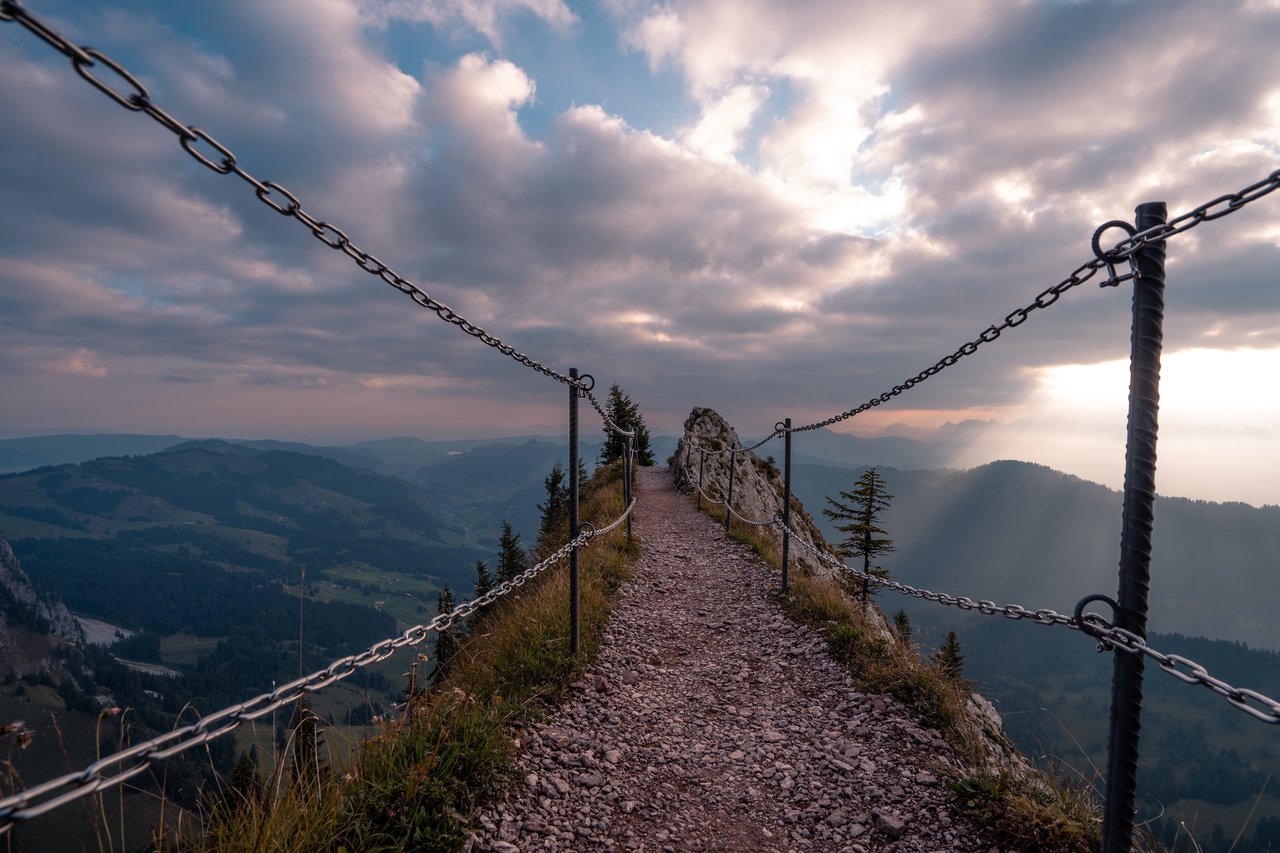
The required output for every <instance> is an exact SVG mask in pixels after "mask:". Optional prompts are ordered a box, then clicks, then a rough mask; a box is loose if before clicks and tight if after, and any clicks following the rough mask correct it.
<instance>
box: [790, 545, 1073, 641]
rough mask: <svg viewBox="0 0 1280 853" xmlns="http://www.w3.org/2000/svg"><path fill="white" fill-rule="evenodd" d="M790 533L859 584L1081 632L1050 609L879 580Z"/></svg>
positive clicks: (1070, 619)
mask: <svg viewBox="0 0 1280 853" xmlns="http://www.w3.org/2000/svg"><path fill="white" fill-rule="evenodd" d="M774 524H775V525H776V526H777V527H778V528H780V529H782V530H787V528H786V527H784V526H783V524H782V520H781V519H775V520H774ZM788 532H789V533H790V534H791V540H792V541H793V542H799V543H800V545H801V547H803V548H805V549H806V550H808V551H810V552H811V553H812V554H813V555H814V556H816V557H817V558H818V559H819V560H820V561H822V562H824V563H826V564H827V565H829V566H831V567H832V568H834V569H836V570H838V571H840V572H843V573H844V574H848V575H853V576H854V577H856V578H858V579H859V580H865V581H867V582H868V583H871V584H875V585H876V586H882V587H884V588H885V589H891V590H893V591H894V592H900V593H902V594H903V595H909V596H911V597H912V598H922V599H924V600H925V601H934V602H937V603H938V604H945V605H947V606H949V607H958V608H960V609H961V610H976V611H978V612H979V613H982V614H984V615H986V616H1004V617H1005V618H1006V619H1013V620H1015V621H1016V620H1020V619H1030V620H1031V621H1032V622H1035V623H1036V624H1037V625H1062V626H1064V627H1067V628H1072V629H1074V630H1077V631H1079V630H1081V629H1080V624H1079V623H1078V622H1076V620H1075V617H1072V616H1067V615H1065V614H1062V613H1059V612H1058V611H1056V610H1051V609H1049V608H1047V607H1042V608H1039V609H1037V610H1028V609H1027V608H1025V607H1023V606H1022V605H1020V604H996V603H995V602H994V601H987V600H986V599H982V600H979V601H974V600H973V599H972V598H969V597H968V596H964V595H950V594H948V593H945V592H932V591H930V590H927V589H919V588H918V587H914V586H910V585H908V584H905V583H899V582H898V581H895V580H893V579H891V578H881V577H876V576H875V575H872V574H868V573H867V572H864V571H863V570H862V569H859V568H856V567H854V566H850V565H846V564H845V563H843V562H841V561H840V560H837V559H836V558H835V557H833V556H831V555H830V554H828V553H827V552H826V551H824V550H822V549H821V548H818V547H817V546H815V545H812V544H810V543H808V542H806V541H805V540H804V538H803V537H802V536H800V535H799V534H798V533H797V532H796V531H795V530H789V531H788Z"/></svg>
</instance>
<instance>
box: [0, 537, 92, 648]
mask: <svg viewBox="0 0 1280 853" xmlns="http://www.w3.org/2000/svg"><path fill="white" fill-rule="evenodd" d="M0 605H3V607H0V631H2V632H3V634H4V636H6V637H7V636H8V635H9V633H10V632H9V631H5V630H4V629H6V628H8V627H10V624H11V622H13V618H12V615H11V614H9V612H10V611H16V612H22V613H24V614H25V615H28V616H29V617H31V618H32V619H34V620H35V621H37V622H38V623H39V624H40V627H41V628H42V629H43V633H47V634H52V635H53V636H55V637H58V638H60V639H63V640H66V641H67V642H70V643H81V642H83V641H84V633H83V632H82V631H81V630H80V626H79V625H78V624H77V623H76V620H75V617H73V616H72V615H71V612H70V611H69V610H67V608H66V605H64V604H63V603H62V602H61V601H60V600H58V599H56V598H55V599H48V600H47V599H44V598H41V597H40V595H39V593H37V592H36V590H35V587H34V586H33V585H32V583H31V578H29V577H28V576H27V573H26V572H24V571H23V570H22V565H21V564H20V563H19V562H18V558H17V556H16V555H15V554H14V553H13V548H11V547H10V546H9V541H8V540H7V539H5V538H4V537H3V536H0Z"/></svg>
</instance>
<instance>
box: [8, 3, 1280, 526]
mask: <svg viewBox="0 0 1280 853" xmlns="http://www.w3.org/2000/svg"><path fill="white" fill-rule="evenodd" d="M26 5H27V7H28V8H29V9H31V11H32V12H34V13H36V14H38V15H40V16H42V17H44V18H46V19H47V20H48V21H49V22H50V23H52V24H53V25H54V26H55V27H56V28H57V29H59V30H61V31H62V32H64V33H65V34H66V35H67V37H68V38H70V39H71V40H73V41H75V42H77V43H79V44H86V45H91V46H93V47H95V48H97V49H99V50H101V51H102V52H104V53H105V54H107V55H109V56H110V57H112V58H114V59H116V60H118V61H119V62H121V63H122V64H123V65H124V66H126V67H127V68H128V69H130V70H131V71H132V72H133V73H134V74H135V75H136V76H137V77H138V78H139V79H141V80H142V81H143V83H144V84H145V85H146V86H147V87H148V89H149V91H150V93H151V96H152V99H153V101H154V102H155V103H157V104H159V105H160V106H161V107H163V108H164V109H165V110H167V111H168V112H169V113H171V114H172V115H174V116H176V117H177V118H178V119H179V120H181V121H182V122H183V123H185V124H189V125H194V126H196V127H199V128H201V129H203V130H204V131H206V132H207V133H209V134H210V135H211V136H213V137H216V139H217V140H219V141H221V142H222V143H223V144H225V145H226V146H227V147H228V148H230V149H232V150H234V152H235V154H236V156H237V158H238V162H239V163H240V164H241V165H242V166H243V167H244V168H245V169H247V170H248V171H250V172H252V173H253V174H254V175H257V176H258V177H259V178H260V179H262V180H272V181H275V182H276V183H278V184H281V185H283V186H285V187H287V188H288V189H289V190H290V191H291V192H293V193H294V194H295V195H296V196H298V197H299V198H300V199H301V200H302V202H303V205H304V206H305V208H306V209H307V210H308V211H310V212H311V213H312V214H313V215H315V216H316V218H317V219H320V220H324V221H327V222H331V223H333V224H335V225H337V226H338V227H339V228H341V229H343V230H344V231H345V232H346V233H347V234H349V235H350V237H351V239H352V240H353V241H354V242H356V243H357V244H358V245H360V246H361V247H363V248H364V249H366V250H368V251H370V252H373V253H375V254H377V255H378V256H379V257H381V258H382V259H383V260H384V261H385V262H386V263H388V264H390V265H391V266H393V267H394V268H395V269H396V270H398V271H399V272H400V273H401V274H403V275H404V276H405V277H407V278H409V279H411V280H413V281H415V282H417V283H419V284H421V285H422V286H423V287H424V288H425V289H427V290H428V291H429V292H430V293H431V294H432V295H433V296H435V297H437V298H439V299H441V300H443V301H444V302H446V303H448V304H449V305H450V306H452V307H453V308H454V309H455V310H457V311H458V312H459V313H461V314H463V315H465V316H466V317H468V318H469V319H471V320H472V321H474V322H475V323H477V324H479V325H481V326H483V327H485V328H486V329H489V330H490V331H492V332H493V333H494V334H496V335H498V336H499V337H501V338H503V339H504V340H506V341H508V342H510V343H511V344H513V345H514V346H516V347H517V348H518V349H520V350H522V351H524V352H527V353H529V354H531V355H533V356H534V357H536V358H538V359H541V360H543V361H546V362H547V363H549V364H551V365H553V366H554V367H556V368H557V369H560V370H567V368H569V367H571V366H573V367H578V368H580V369H581V370H583V371H586V372H590V373H592V374H593V375H594V376H595V377H596V379H597V380H598V382H599V383H600V384H601V385H602V386H607V385H608V384H609V383H612V382H618V383H620V384H622V386H623V387H624V388H625V389H626V390H627V391H628V392H629V393H630V394H631V395H632V396H633V397H634V398H635V399H636V400H637V402H638V403H639V404H640V405H641V407H642V408H643V409H644V411H645V412H646V414H647V417H648V420H649V423H650V427H651V428H652V429H653V430H654V431H656V432H673V431H675V430H677V429H678V427H679V424H680V423H681V422H682V420H683V418H684V416H685V415H686V414H687V413H688V410H689V408H690V407H691V406H694V405H704V406H711V407H713V408H716V409H719V410H720V411H722V412H723V413H724V414H726V415H727V416H728V417H729V418H730V419H731V420H732V421H733V422H734V423H735V425H736V426H737V427H738V429H739V430H740V431H741V432H742V433H744V434H747V435H750V434H763V433H764V432H767V431H768V430H769V429H770V428H771V427H772V425H773V423H774V422H775V421H776V420H778V419H780V418H782V417H785V416H790V417H792V418H793V420H794V421H795V422H796V423H804V422H808V421H812V420H817V419H820V418H822V417H825V416H827V415H830V414H833V413H835V412H838V411H841V410H843V409H846V408H850V407H852V406H854V405H856V404H858V403H861V402H862V401H864V400H866V399H868V398H870V397H873V396H875V395H877V394H879V393H880V392H881V391H883V390H886V389H887V388H890V387H892V386H893V385H894V384H896V383H899V382H901V381H902V380H903V379H905V378H906V377H908V376H910V375H913V374H915V373H916V372H918V371H919V370H921V369H923V368H925V367H927V366H929V365H931V364H933V363H934V362H935V361H936V360H937V359H938V358H940V357H941V356H943V355H945V354H947V353H949V352H951V351H953V350H954V349H955V348H956V347H957V346H959V345H960V344H962V343H964V342H965V341H967V340H970V339H972V338H974V337H976V336H977V334H978V333H979V332H980V331H981V330H982V329H984V328H986V327H987V326H988V325H990V324H992V323H997V322H999V321H1000V320H1001V319H1002V318H1003V317H1004V316H1005V315H1006V314H1007V313H1008V312H1009V311H1010V310H1012V309H1014V308H1015V307H1018V306H1022V305H1026V304H1027V303H1028V302H1030V301H1031V299H1032V298H1034V296H1035V295H1036V294H1037V293H1039V292H1040V291H1041V290H1043V289H1044V288H1046V287H1048V286H1050V285H1052V284H1055V283H1056V282H1058V281H1060V280H1061V279H1063V278H1064V277H1065V276H1066V275H1067V274H1068V273H1069V272H1070V271H1071V270H1073V269H1074V268H1076V267H1077V266H1078V265H1079V264H1081V263H1082V262H1084V261H1085V260H1087V259H1088V258H1089V257H1090V256H1091V255H1090V250H1089V240H1090V237H1091V236H1092V233H1093V230H1094V229H1095V228H1096V227H1097V226H1098V225H1099V224H1101V223H1102V222H1104V221H1107V220H1111V219H1130V220H1131V219H1132V215H1133V208H1134V206H1135V205H1136V204H1138V203H1140V202H1143V201H1151V200H1163V201H1167V202H1168V204H1169V206H1170V211H1171V213H1175V214H1176V213H1179V212H1182V211H1184V210H1186V209H1189V208H1191V207H1194V206H1195V205H1196V204H1198V203H1200V202H1203V201H1207V200H1209V199H1212V198H1215V197H1217V196H1219V195H1222V194H1224V193H1227V192H1231V191H1235V190H1237V189H1239V188H1241V187H1243V186H1245V185H1247V184H1250V183H1252V182H1254V181H1256V180H1259V179H1261V178H1264V177H1266V176H1267V175H1268V174H1269V173H1270V172H1271V171H1273V170H1274V169H1276V168H1277V167H1280V51H1276V50H1275V45H1277V44H1280V4H1278V3H1276V2H1274V0H1242V2H1234V3H1231V2H1219V3H1203V2H1198V0H1184V2H1179V1H1178V0H1161V2H1155V0H1151V2H1142V1H1141V0H1137V2H1011V1H1010V2H964V3H957V2H936V3H933V2H924V0H920V2H911V3H894V4H889V3H877V2H851V0H829V2H828V0H811V1H810V2H794V3H777V2H763V0H690V2H678V0H673V2H667V3H654V2H648V0H608V2H601V3H579V2H565V0H387V2H377V1H376V0H271V2H261V0H224V1H223V2H217V3H170V2H142V0H138V2H101V3H99V2H94V3H88V2H67V0H28V2H27V3H26ZM0 62H2V63H3V68H4V73H3V75H0V115H3V116H4V120H3V122H0V151H3V152H4V156H3V157H0V204H2V206H0V209H2V210H3V211H4V213H5V225H6V227H5V228H4V229H3V230H0V399H3V405H2V406H0V430H2V431H3V432H4V434H7V435H15V434H20V433H23V432H25V431H34V430H56V429H71V428H74V429H103V430H120V431H137V432H152V433H154V432H170V431H172V432H178V433H182V434H187V435H193V434H221V435H238V436H253V437H261V436H273V437H280V438H286V437H296V438H302V439H310V440H344V439H347V440H354V439H360V438H370V437H378V436H388V435H399V434H413V435H419V436H423V437H428V438H430V437H445V436H456V435H461V434H474V435H480V434H490V435H500V434H511V433H513V432H519V431H523V430H525V429H537V428H544V427H548V428H550V427H555V426H556V425H558V424H561V423H563V421H564V415H563V413H562V409H563V403H564V398H565V396H566V394H565V392H564V390H563V388H562V387H561V386H558V385H556V384H555V383H553V382H551V381H549V380H546V379H544V378H541V377H539V376H538V375H536V374H534V373H532V372H530V371H528V370H527V369H525V368H522V367H521V366H519V365H517V364H516V363H515V362H513V361H511V360H509V359H506V358H504V357H503V356H501V355H499V354H497V353H496V352H493V351H491V350H488V349H486V348H485V347H483V346H481V345H479V344H477V343H476V342H475V341H474V340H472V339H470V338H468V337H467V336H465V335H463V334H461V333H459V332H458V331H457V330H456V329H454V328H452V327H450V326H447V325H445V324H443V323H441V322H440V321H439V320H437V319H436V318H435V317H434V315H432V314H430V313H429V312H426V311H423V310H422V309H419V308H417V307H416V306H415V305H414V304H413V303H412V302H411V301H409V300H408V299H407V298H405V297H404V296H402V295H400V294H399V293H397V292H395V291H394V290H392V289H391V288H390V287H388V286H386V285H385V284H382V283H381V282H380V281H378V280H377V279H376V278H375V277H374V276H370V275H368V274H366V273H363V272H361V271H360V270H358V269H356V268H355V267H354V265H353V264H352V263H351V262H350V261H349V260H348V259H347V258H346V257H344V256H343V255H342V254H341V253H340V252H336V251H332V250H330V249H327V248H325V247H324V246H323V245H321V244H320V243H319V242H317V241H316V240H315V239H313V238H312V236H311V235H310V234H309V233H308V232H307V230H306V229H305V228H304V227H302V226H300V225H299V223H297V222H295V221H291V220H289V219H286V218H284V217H281V216H279V215H277V214H275V213H274V212H272V211H271V210H270V209H268V208H267V207H266V206H264V205H263V204H260V203H259V202H258V201H257V200H256V199H255V198H254V195H253V192H252V190H251V189H250V188H249V187H248V185H247V184H245V183H244V182H242V181H240V180H239V179H237V178H236V177H235V176H225V177H224V176H219V175H217V174H214V173H213V172H211V171H209V170H207V169H204V168H202V167H201V166H200V165H199V164H198V163H196V162H195V161H194V160H193V159H191V158H190V157H188V156H186V155H185V154H184V152H183V151H182V149H181V147H180V146H179V145H178V143H177V141H176V139H175V137H174V136H173V135H172V134H170V133H168V132H167V131H165V130H164V129H162V128H161V127H160V126H158V125H157V124H155V123H154V122H152V121H150V120H149V119H147V118H146V117H145V116H143V115H140V114H137V113H130V112H127V111H125V110H123V109H121V108H119V107H118V106H116V105H115V104H113V103H112V102H111V101H109V100H108V99H107V98H105V97H103V96H102V95H101V94H99V93H98V92H97V91H95V90H94V89H93V88H91V87H90V86H89V85H86V84H85V82H83V81H82V80H81V79H80V78H79V77H78V76H77V75H76V74H75V73H74V71H73V70H72V69H71V68H70V66H69V64H68V63H67V61H66V60H65V59H64V58H62V57H61V56H59V55H58V54H56V53H55V52H54V51H52V50H51V49H49V48H48V47H47V46H45V45H44V44H43V43H42V42H40V41H39V40H38V39H36V38H35V37H33V36H32V35H30V34H29V33H27V32H26V31H25V30H23V29H21V28H20V27H19V26H17V25H15V24H12V23H0ZM98 70H99V71H100V73H101V75H102V77H103V79H104V80H112V81H114V80H115V78H113V77H112V75H111V73H110V72H109V71H107V70H105V69H98ZM202 150H203V151H205V152H206V153H207V154H209V155H210V156H214V155H213V153H212V151H211V149H209V148H208V147H207V146H206V147H204V148H202ZM1111 236H1112V237H1113V238H1115V237H1117V236H1118V233H1117V232H1112V234H1111ZM1113 241H1114V240H1112V241H1110V242H1113ZM1277 269H1280V193H1276V194H1274V195H1272V196H1269V197H1268V198H1266V199H1264V200H1262V201H1259V202H1257V203H1256V204H1254V205H1251V206H1249V207H1247V208H1245V209H1244V210H1242V211H1240V212H1238V213H1236V214H1233V215H1232V216H1230V217H1227V218H1225V219H1222V220H1219V221H1217V222H1212V223H1207V224H1205V225H1203V226H1201V227H1200V228H1198V229H1196V230H1195V231H1192V232H1189V233H1187V234H1185V235H1183V236H1181V237H1179V238H1177V239H1176V240H1175V241H1173V242H1171V244H1170V247H1169V291H1168V294H1167V315H1166V316H1167V322H1166V351H1165V352H1166V362H1165V380H1166V383H1165V388H1164V401H1163V402H1164V408H1163V409H1162V423H1161V428H1162V435H1161V438H1162V444H1161V452H1160V465H1161V467H1160V477H1159V478H1158V482H1159V485H1160V487H1161V490H1162V491H1165V492H1167V493H1170V494H1182V495H1191V496H1196V497H1207V498H1212V499H1218V500H1224V499H1242V500H1249V501H1252V502H1255V503H1260V502H1269V503H1280V394H1278V393H1277V392H1276V390H1275V388H1276V382H1275V378H1274V377H1275V376H1276V374H1277V372H1280V287H1278V286H1277V284H1278V282H1277ZM1129 293H1130V291H1129V289H1128V288H1127V287H1126V286H1122V287H1120V288H1114V289H1100V288H1098V287H1097V285H1096V284H1095V283H1094V282H1090V283H1088V284H1085V285H1083V286H1081V287H1078V288H1076V289H1074V290H1073V291H1071V292H1070V293H1069V294H1068V295H1067V296H1066V297H1064V298H1063V299H1062V300H1061V301H1060V302H1059V303H1058V304H1057V305H1054V306H1053V307H1052V308H1051V309H1049V310H1046V311H1043V312H1036V314H1035V315H1034V316H1033V319H1032V320H1030V321H1028V323H1027V324H1026V325H1024V326H1022V327H1020V328H1019V329H1017V330H1016V331H1013V332H1010V333H1008V334H1006V335H1005V336H1004V337H1002V338H1001V339H1000V340H999V341H998V342H995V343H992V344H989V345H987V346H984V347H983V349H982V350H981V351H980V352H979V353H978V354H977V355H974V356H972V357H971V358H968V359H965V360H964V361H963V362H961V363H960V364H959V365H957V366H955V367H953V368H951V369H949V370H947V371H945V372H944V373H942V374H940V375H938V376H937V377H935V378H933V379H931V380H930V381H928V382H926V383H924V384H923V385H921V386H920V387H918V388H917V389H915V390H913V391H912V392H910V393H909V394H907V395H904V396H903V397H900V398H898V399H897V400H895V401H894V402H893V403H891V404H889V405H886V406H884V407H882V408H881V409H879V410H876V411H873V412H870V413H868V414H866V415H863V416H859V417H858V418H856V419H854V420H853V421H851V422H849V423H848V425H847V428H850V429H853V430H854V431H856V432H859V433H861V434H864V435H873V434H877V433H880V432H882V431H884V430H889V431H891V432H898V433H903V432H909V433H912V434H917V435H922V434H929V433H930V432H931V431H932V430H935V429H937V428H938V427H940V426H942V425H944V424H946V423H948V422H952V423H958V422H961V421H966V420H981V421H989V422H991V424H990V425H989V426H988V427H987V428H986V429H981V430H964V431H963V432H964V434H965V435H966V436H967V437H968V438H967V439H966V443H964V444H963V446H961V447H960V449H959V451H958V455H957V462H958V463H962V464H973V463H976V462H980V461H986V460H987V459H991V458H1000V457H1015V458H1026V459H1032V460H1035V461H1041V462H1045V463H1047V464H1052V465H1054V466H1055V467H1058V468H1062V469H1065V470H1069V471H1072V472H1074V473H1078V474H1081V475H1083V476H1088V477H1090V478H1091V479H1095V480H1100V481H1103V482H1108V483H1109V484H1111V485H1118V483H1119V479H1120V476H1121V473H1122V453H1123V451H1122V442H1123V432H1124V421H1125V393H1126V387H1127V376H1126V368H1125V366H1124V363H1123V360H1124V359H1125V358H1126V357H1127V354H1128V347H1129V340H1128V338H1129V308H1130V304H1129ZM588 423H594V421H589V422H588ZM953 432H954V430H953ZM798 441H800V440H799V439H798ZM797 446H798V449H799V447H800V445H799V444H798V445H797Z"/></svg>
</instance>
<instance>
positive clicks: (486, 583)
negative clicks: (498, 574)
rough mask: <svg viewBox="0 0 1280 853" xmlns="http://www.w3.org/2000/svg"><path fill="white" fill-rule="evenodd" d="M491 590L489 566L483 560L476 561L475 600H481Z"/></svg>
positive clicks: (491, 581)
mask: <svg viewBox="0 0 1280 853" xmlns="http://www.w3.org/2000/svg"><path fill="white" fill-rule="evenodd" d="M492 589H493V575H491V574H489V564H488V563H486V562H485V561H484V560H476V593H475V597H476V598H482V597H484V596H486V595H488V594H489V592H490V591H491V590H492Z"/></svg>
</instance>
